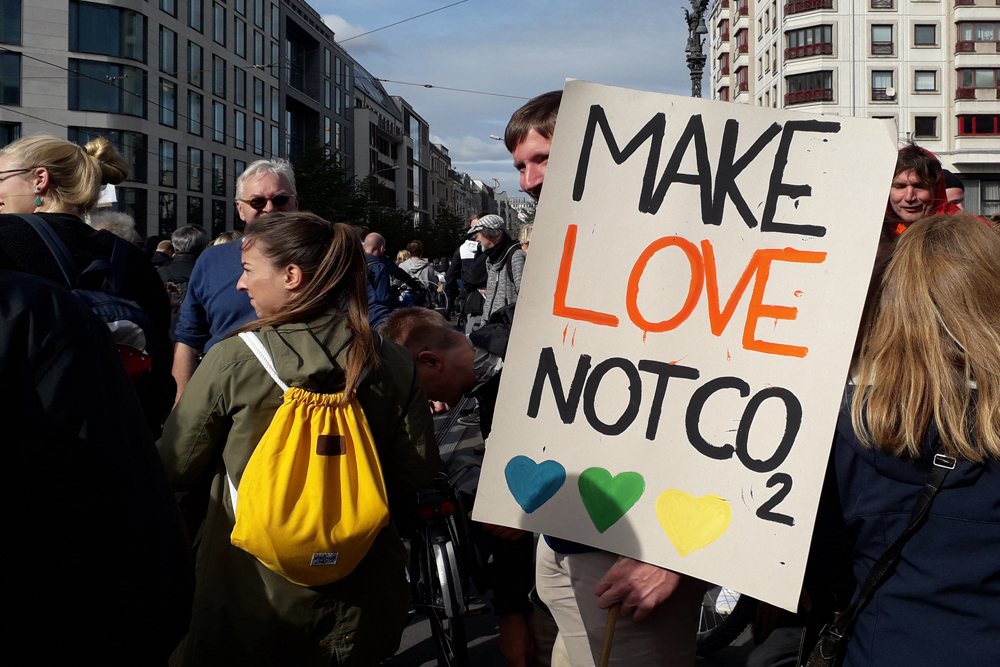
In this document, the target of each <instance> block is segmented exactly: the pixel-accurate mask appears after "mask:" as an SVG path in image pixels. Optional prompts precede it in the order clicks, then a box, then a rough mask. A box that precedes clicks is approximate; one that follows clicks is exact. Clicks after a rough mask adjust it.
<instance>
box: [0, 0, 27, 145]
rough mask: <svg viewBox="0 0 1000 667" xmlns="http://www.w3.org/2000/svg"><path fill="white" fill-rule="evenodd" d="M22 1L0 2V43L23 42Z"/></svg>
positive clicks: (6, 0)
mask: <svg viewBox="0 0 1000 667" xmlns="http://www.w3.org/2000/svg"><path fill="white" fill-rule="evenodd" d="M22 1H23V0H3V2H0V44H20V43H21V2H22ZM18 127H20V125H18ZM8 143H9V142H8Z"/></svg>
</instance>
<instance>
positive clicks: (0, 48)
mask: <svg viewBox="0 0 1000 667" xmlns="http://www.w3.org/2000/svg"><path fill="white" fill-rule="evenodd" d="M0 52H6V53H18V54H20V55H21V57H23V58H29V59H31V60H36V61H38V62H40V63H42V64H44V65H49V66H51V67H55V68H56V69H61V70H63V71H64V72H69V73H70V74H74V75H76V76H78V77H82V78H86V79H90V80H91V81H97V82H99V83H103V84H105V85H108V86H111V87H112V88H114V89H115V90H118V91H120V92H123V93H128V94H129V95H133V96H135V97H138V98H140V99H142V100H143V101H144V102H145V103H146V104H148V105H150V106H152V107H155V108H157V109H165V108H166V107H164V106H162V105H161V104H159V103H157V102H154V101H153V100H151V99H148V98H147V97H145V96H144V95H140V94H139V93H135V92H132V91H131V90H126V89H124V88H119V87H118V86H116V85H115V83H114V82H113V81H108V80H107V79H101V78H98V77H96V76H90V75H89V74H82V73H80V72H74V71H73V70H71V69H69V68H68V67H63V66H62V65H57V64H55V63H50V62H48V61H47V60H42V59H41V58H36V57H34V56H31V55H28V54H27V53H23V52H21V51H12V50H10V49H8V48H6V47H3V46H0ZM265 67H266V65H265ZM67 78H68V77H67ZM200 90H202V91H204V90H205V89H204V88H202V89H200ZM198 94H199V95H201V96H202V98H203V99H204V98H205V97H207V98H208V101H211V97H212V94H211V93H208V94H207V95H206V93H204V92H199V93H198ZM247 97H248V98H251V97H252V95H247ZM234 106H235V105H234ZM243 108H246V109H249V107H243ZM203 110H204V108H203ZM170 111H172V112H173V114H174V115H175V116H176V117H177V118H179V119H182V120H186V121H190V120H192V119H191V117H190V116H185V115H184V114H182V113H181V112H180V111H179V110H178V109H177V108H176V107H175V108H174V109H171V110H170ZM253 113H256V112H253ZM204 116H205V114H202V118H204ZM263 118H264V121H265V123H266V122H272V123H273V122H275V121H269V120H268V116H266V115H265V116H263ZM251 119H252V116H251ZM144 120H148V119H144ZM45 122H51V121H45ZM198 123H199V124H200V125H201V127H202V134H201V135H197V134H192V133H190V132H189V133H188V134H190V135H191V136H193V137H199V138H202V139H204V138H205V137H204V134H205V132H206V131H209V132H214V129H212V128H211V126H210V125H209V124H208V123H206V122H205V121H204V120H199V121H198ZM52 124H53V125H59V123H52ZM227 125H228V123H227ZM60 127H67V126H65V125H61V126H60ZM164 127H170V126H169V125H164ZM174 129H177V128H174ZM181 131H182V132H183V130H181ZM222 136H224V137H227V138H229V139H232V140H233V141H236V140H237V137H236V135H235V134H227V133H226V132H223V133H222ZM209 141H211V139H209ZM242 141H243V143H244V144H245V145H247V144H249V143H252V142H247V140H246V138H244V139H243V140H242ZM237 150H242V149H237ZM147 152H148V151H147ZM271 154H272V155H273V154H274V153H273V152H272V153H271ZM185 164H186V163H185Z"/></svg>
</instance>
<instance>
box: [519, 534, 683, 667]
mask: <svg viewBox="0 0 1000 667" xmlns="http://www.w3.org/2000/svg"><path fill="white" fill-rule="evenodd" d="M617 559H618V557H617V556H616V555H615V554H611V553H608V552H606V551H592V552H589V553H584V554H558V553H556V552H554V551H552V549H551V548H550V547H549V545H548V544H547V543H546V542H545V540H544V539H540V540H539V541H538V553H537V558H536V561H535V563H536V565H535V585H536V586H537V588H538V595H539V597H541V599H542V601H543V602H545V604H546V605H548V607H549V610H550V611H551V612H552V615H553V616H554V617H555V620H556V625H558V626H559V637H558V638H557V640H556V646H555V648H554V650H553V654H552V667H594V665H596V664H597V661H598V658H599V657H600V655H601V648H602V646H603V643H604V630H605V626H606V624H607V619H608V612H607V610H606V609H601V608H600V607H598V606H597V596H596V595H594V586H596V585H597V582H598V581H599V580H600V579H601V578H602V577H603V576H604V575H605V574H607V572H608V570H609V569H611V566H612V565H614V564H615V561H616V560H617ZM701 598H702V590H701V588H700V587H699V586H697V585H683V584H682V585H681V586H679V587H678V589H677V591H676V592H675V593H674V595H672V596H670V597H669V598H668V599H667V600H666V601H664V602H663V604H661V605H660V606H659V607H657V608H656V609H655V610H653V612H652V613H651V614H650V615H649V616H647V617H646V618H644V619H643V620H641V621H639V622H636V621H634V620H633V619H632V617H631V616H630V617H628V618H623V617H619V618H618V621H617V623H616V624H615V634H614V641H613V642H612V645H611V660H610V662H609V663H608V665H609V666H610V665H618V666H620V667H640V666H642V667H647V666H648V667H653V666H659V665H665V666H669V667H691V665H694V659H695V636H696V634H697V632H698V613H699V610H700V608H701Z"/></svg>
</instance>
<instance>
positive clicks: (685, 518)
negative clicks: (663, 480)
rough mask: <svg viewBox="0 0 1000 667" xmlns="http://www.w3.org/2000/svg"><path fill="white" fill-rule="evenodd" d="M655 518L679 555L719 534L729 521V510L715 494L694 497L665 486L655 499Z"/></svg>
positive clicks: (704, 545)
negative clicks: (664, 489)
mask: <svg viewBox="0 0 1000 667" xmlns="http://www.w3.org/2000/svg"><path fill="white" fill-rule="evenodd" d="M656 518H657V519H659V520H660V526H662V527H663V532H665V533H666V534H667V537H669V538H670V541H671V542H672V543H673V545H674V549H677V553H678V554H680V555H681V557H684V556H687V555H688V554H689V553H691V552H692V551H697V550H698V549H701V548H702V547H706V546H708V545H709V544H711V543H712V542H714V541H716V540H717V539H719V538H720V537H722V536H723V535H724V534H725V532H726V530H727V529H728V528H729V523H730V522H731V521H732V520H733V509H732V508H731V507H730V506H729V503H728V502H726V501H725V500H723V499H722V498H720V497H719V496H716V495H712V494H708V495H704V496H702V497H701V498H695V497H694V496H692V495H691V494H690V493H686V492H684V491H681V490H680V489H667V490H666V491H664V492H663V493H661V494H660V496H659V497H658V498H657V499H656Z"/></svg>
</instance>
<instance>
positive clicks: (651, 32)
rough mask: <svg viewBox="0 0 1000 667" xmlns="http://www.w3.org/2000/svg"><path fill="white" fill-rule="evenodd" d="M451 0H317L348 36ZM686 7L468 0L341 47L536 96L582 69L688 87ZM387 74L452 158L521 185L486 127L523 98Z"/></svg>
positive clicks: (394, 70)
mask: <svg viewBox="0 0 1000 667" xmlns="http://www.w3.org/2000/svg"><path fill="white" fill-rule="evenodd" d="M452 1H454V0H406V1H404V0H337V1H334V0H311V4H312V6H313V7H314V8H315V9H316V11H317V12H319V13H320V14H321V15H322V16H323V17H324V20H325V21H326V23H327V25H329V26H330V27H331V28H332V29H333V30H334V32H335V34H336V38H337V39H338V40H343V39H347V38H348V37H351V36H353V35H357V34H359V33H361V32H364V31H367V30H373V29H375V28H378V27H381V26H384V25H387V24H389V23H393V22H395V21H400V20H403V19H406V18H409V17H411V16H414V15H416V14H420V13H423V12H426V11H430V10H432V9H436V8H438V7H442V6H444V5H447V4H450V2H452ZM684 7H690V4H689V3H688V2H687V0H671V1H670V2H662V1H655V0H611V1H609V0H600V1H599V0H580V1H578V2H570V1H569V0H506V1H498V0H469V1H468V2H466V3H464V4H461V5H458V6H455V7H451V8H449V9H445V10H443V11H440V12H437V13H435V14H431V15H430V16H425V17H423V18H419V19H416V20H414V21H410V22H408V23H404V24H402V25H399V26H395V27H392V28H388V29H386V30H383V31H380V32H377V33H375V34H373V35H368V36H365V37H361V38H358V39H354V40H351V41H348V42H347V43H345V44H344V45H343V46H344V48H345V49H346V50H347V52H348V53H350V54H351V56H353V57H354V58H355V59H356V60H357V61H358V62H360V63H361V64H362V65H363V66H364V67H365V68H366V69H367V70H368V71H369V72H371V73H372V74H373V75H374V76H376V77H378V78H382V79H392V80H395V81H405V82H411V83H419V84H432V85H436V86H446V87H449V88H463V89H468V90H477V91H486V92H491V93H500V94H504V95H514V96H521V97H527V98H530V97H533V96H535V95H538V94H540V93H543V92H546V91H549V90H553V89H556V88H562V87H563V83H564V81H565V79H567V78H575V79H585V80H587V81H593V82H596V83H604V84H609V85H615V86H623V87H627V88H638V89H642V90H649V91H657V92H665V93H673V94H678V95H688V94H690V79H689V75H688V70H687V67H686V66H685V64H684V46H685V42H686V39H687V26H686V24H685V23H684V13H683V11H682V8H684ZM706 50H707V45H706ZM383 85H384V86H385V88H386V90H388V91H389V93H390V94H391V95H401V96H403V97H405V98H406V99H407V100H408V101H409V102H410V103H411V104H412V105H413V106H414V108H415V109H416V110H417V112H418V113H419V114H420V115H421V116H423V117H424V119H425V120H427V122H428V123H429V124H430V130H431V137H432V140H433V141H434V142H435V143H443V144H444V145H445V146H447V147H448V149H449V151H450V154H451V157H452V162H453V163H454V165H455V166H456V168H458V169H460V170H462V171H466V172H468V173H469V174H470V175H471V176H472V177H473V178H478V179H480V180H483V181H485V182H486V183H487V184H491V183H492V180H491V179H493V178H497V179H499V181H500V189H501V190H506V191H507V193H508V194H509V195H516V196H523V195H521V193H519V192H518V182H517V179H518V176H517V172H516V171H515V170H514V169H513V167H512V162H511V158H510V155H509V154H508V153H507V150H506V149H505V148H504V145H503V142H500V141H493V140H490V138H489V136H490V135H491V134H495V135H500V136H502V135H503V130H504V127H506V125H507V120H508V119H509V118H510V115H511V113H513V112H514V110H515V109H517V108H518V107H519V106H521V104H523V103H524V100H518V99H509V98H504V97H490V96H486V95H475V94H469V93H459V92H450V91H444V90H437V89H426V88H423V87H419V86H408V85H399V84H392V83H385V84H383Z"/></svg>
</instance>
